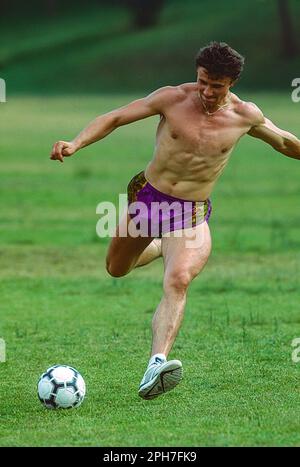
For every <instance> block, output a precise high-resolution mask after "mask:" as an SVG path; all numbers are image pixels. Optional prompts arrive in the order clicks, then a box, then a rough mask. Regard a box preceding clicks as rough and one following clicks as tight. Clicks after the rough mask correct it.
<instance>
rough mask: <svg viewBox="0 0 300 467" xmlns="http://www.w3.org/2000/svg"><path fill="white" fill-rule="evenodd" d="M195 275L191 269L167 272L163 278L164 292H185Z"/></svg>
mask: <svg viewBox="0 0 300 467" xmlns="http://www.w3.org/2000/svg"><path fill="white" fill-rule="evenodd" d="M194 277H195V275H193V274H192V272H191V271H185V270H177V271H176V270H174V271H172V272H171V273H167V275H166V276H165V279H164V291H165V292H177V293H185V292H186V290H187V288H188V286H189V285H190V283H191V282H192V280H193V278H194Z"/></svg>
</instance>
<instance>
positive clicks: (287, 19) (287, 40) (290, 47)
mask: <svg viewBox="0 0 300 467" xmlns="http://www.w3.org/2000/svg"><path fill="white" fill-rule="evenodd" d="M278 13H279V20H280V24H281V37H282V52H283V55H284V56H285V57H287V58H292V57H295V56H296V55H297V52H298V47H297V42H296V37H295V34H294V30H293V23H292V17H291V15H290V11H289V3H288V0H278Z"/></svg>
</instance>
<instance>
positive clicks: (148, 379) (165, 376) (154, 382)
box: [139, 360, 183, 400]
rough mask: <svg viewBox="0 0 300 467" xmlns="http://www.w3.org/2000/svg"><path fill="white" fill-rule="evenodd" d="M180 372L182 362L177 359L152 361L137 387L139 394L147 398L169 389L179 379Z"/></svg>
mask: <svg viewBox="0 0 300 467" xmlns="http://www.w3.org/2000/svg"><path fill="white" fill-rule="evenodd" d="M182 372H183V370H182V363H181V362H180V361H179V360H170V361H169V362H164V363H154V364H153V365H151V366H150V367H149V368H147V370H146V373H145V374H144V377H143V379H142V381H141V384H140V387H139V396H140V397H142V398H143V399H147V400H148V399H154V398H155V397H157V396H160V395H161V394H163V393H164V392H167V391H170V390H171V389H173V388H175V386H177V384H178V383H179V382H180V381H181V379H182Z"/></svg>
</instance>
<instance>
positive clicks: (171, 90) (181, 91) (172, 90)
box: [150, 83, 189, 101]
mask: <svg viewBox="0 0 300 467" xmlns="http://www.w3.org/2000/svg"><path fill="white" fill-rule="evenodd" d="M188 85H189V83H185V84H179V85H177V86H164V87H162V88H159V89H157V90H156V91H154V92H153V93H152V94H150V96H151V95H153V96H154V95H155V96H157V97H160V98H161V99H166V100H170V101H174V100H181V99H184V98H186V95H187V93H188Z"/></svg>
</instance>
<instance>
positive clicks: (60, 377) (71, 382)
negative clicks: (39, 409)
mask: <svg viewBox="0 0 300 467" xmlns="http://www.w3.org/2000/svg"><path fill="white" fill-rule="evenodd" d="M37 389H38V397H39V399H40V401H41V402H42V404H44V406H45V407H47V409H59V408H61V409H71V408H73V407H78V406H79V405H80V404H81V403H82V401H83V399H84V396H85V382H84V379H83V377H82V376H81V374H80V373H79V372H78V371H77V370H75V368H72V367H71V366H68V365H54V366H52V367H50V368H48V370H47V371H46V373H43V374H42V376H41V377H40V379H39V382H38V388H37Z"/></svg>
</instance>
